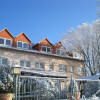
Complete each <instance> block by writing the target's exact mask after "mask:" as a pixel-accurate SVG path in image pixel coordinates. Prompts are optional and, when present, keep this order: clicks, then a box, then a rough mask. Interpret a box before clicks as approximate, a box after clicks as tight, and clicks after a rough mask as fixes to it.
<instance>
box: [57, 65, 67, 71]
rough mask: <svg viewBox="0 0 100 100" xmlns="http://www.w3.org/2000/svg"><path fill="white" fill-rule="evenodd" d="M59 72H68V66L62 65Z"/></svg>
mask: <svg viewBox="0 0 100 100" xmlns="http://www.w3.org/2000/svg"><path fill="white" fill-rule="evenodd" d="M59 71H60V72H66V65H63V64H60V65H59Z"/></svg>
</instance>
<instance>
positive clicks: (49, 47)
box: [33, 38, 54, 53]
mask: <svg viewBox="0 0 100 100" xmlns="http://www.w3.org/2000/svg"><path fill="white" fill-rule="evenodd" d="M33 49H36V50H38V51H40V52H45V53H53V51H54V46H53V44H52V43H51V42H50V41H49V40H48V39H47V38H45V39H44V40H42V41H40V42H39V43H37V44H36V45H34V46H33Z"/></svg>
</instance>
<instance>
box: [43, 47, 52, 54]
mask: <svg viewBox="0 0 100 100" xmlns="http://www.w3.org/2000/svg"><path fill="white" fill-rule="evenodd" d="M42 51H43V52H47V53H51V47H47V46H42Z"/></svg>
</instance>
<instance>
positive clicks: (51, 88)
mask: <svg viewBox="0 0 100 100" xmlns="http://www.w3.org/2000/svg"><path fill="white" fill-rule="evenodd" d="M18 80H19V81H18V88H17V100H54V99H57V100H58V99H66V98H67V79H63V78H48V77H35V76H19V79H18Z"/></svg>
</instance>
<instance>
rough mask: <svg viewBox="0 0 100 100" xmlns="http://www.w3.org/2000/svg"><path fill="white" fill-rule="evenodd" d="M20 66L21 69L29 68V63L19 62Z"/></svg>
mask: <svg viewBox="0 0 100 100" xmlns="http://www.w3.org/2000/svg"><path fill="white" fill-rule="evenodd" d="M20 66H21V67H30V62H29V61H20Z"/></svg>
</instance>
